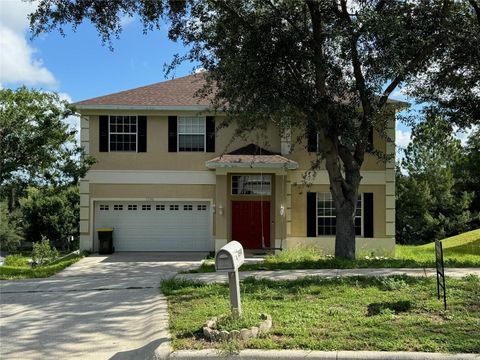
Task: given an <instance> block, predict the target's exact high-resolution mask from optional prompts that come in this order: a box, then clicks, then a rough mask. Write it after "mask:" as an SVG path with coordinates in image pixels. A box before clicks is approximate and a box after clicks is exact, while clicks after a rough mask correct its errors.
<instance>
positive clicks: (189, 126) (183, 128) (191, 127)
mask: <svg viewBox="0 0 480 360" xmlns="http://www.w3.org/2000/svg"><path fill="white" fill-rule="evenodd" d="M205 130H206V126H205V118H204V117H190V116H188V117H187V116H180V117H178V151H198V152H203V151H205Z"/></svg>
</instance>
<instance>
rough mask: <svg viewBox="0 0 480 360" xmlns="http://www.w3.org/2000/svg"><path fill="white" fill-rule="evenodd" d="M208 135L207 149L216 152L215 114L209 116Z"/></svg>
mask: <svg viewBox="0 0 480 360" xmlns="http://www.w3.org/2000/svg"><path fill="white" fill-rule="evenodd" d="M206 136H207V138H206V140H205V142H206V151H207V152H215V118H214V117H213V116H207V123H206Z"/></svg>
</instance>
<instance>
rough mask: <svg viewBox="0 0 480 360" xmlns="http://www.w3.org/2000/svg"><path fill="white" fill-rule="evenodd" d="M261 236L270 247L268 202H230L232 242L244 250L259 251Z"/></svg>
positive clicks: (265, 244) (266, 245)
mask: <svg viewBox="0 0 480 360" xmlns="http://www.w3.org/2000/svg"><path fill="white" fill-rule="evenodd" d="M262 205H263V206H262ZM262 208H263V209H262ZM262 225H263V226H262ZM262 229H263V231H262ZM262 236H263V245H264V246H265V247H270V201H232V240H236V241H238V242H239V243H240V244H242V246H243V247H244V248H245V249H261V248H262V247H263V246H262Z"/></svg>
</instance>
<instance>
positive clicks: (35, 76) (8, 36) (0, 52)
mask: <svg viewBox="0 0 480 360" xmlns="http://www.w3.org/2000/svg"><path fill="white" fill-rule="evenodd" d="M35 7H36V4H35V3H25V2H22V1H20V0H3V1H0V83H2V84H6V83H13V84H26V85H46V86H48V87H55V86H56V84H57V81H56V80H55V77H54V76H53V74H52V73H51V72H50V71H49V70H48V69H47V68H46V67H45V66H44V64H43V63H42V60H41V59H39V58H38V57H37V56H36V55H35V53H36V51H35V49H34V48H32V47H31V45H30V44H29V43H28V42H27V40H26V36H27V29H28V14H29V13H31V12H32V11H33V10H35Z"/></svg>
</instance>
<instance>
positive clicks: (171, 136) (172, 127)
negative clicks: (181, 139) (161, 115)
mask: <svg viewBox="0 0 480 360" xmlns="http://www.w3.org/2000/svg"><path fill="white" fill-rule="evenodd" d="M168 152H177V117H176V116H169V117H168Z"/></svg>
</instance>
